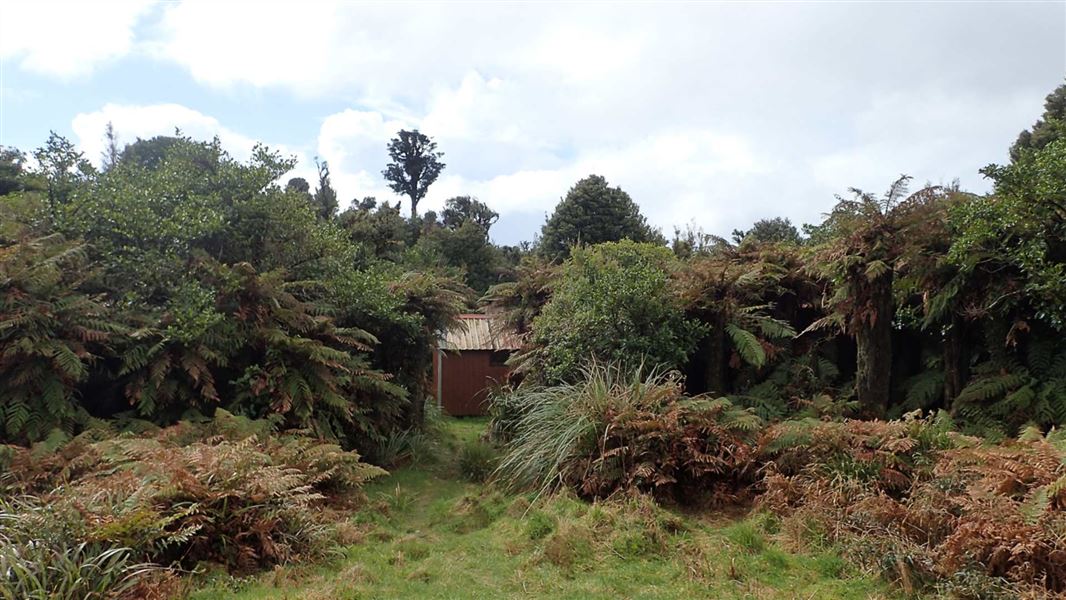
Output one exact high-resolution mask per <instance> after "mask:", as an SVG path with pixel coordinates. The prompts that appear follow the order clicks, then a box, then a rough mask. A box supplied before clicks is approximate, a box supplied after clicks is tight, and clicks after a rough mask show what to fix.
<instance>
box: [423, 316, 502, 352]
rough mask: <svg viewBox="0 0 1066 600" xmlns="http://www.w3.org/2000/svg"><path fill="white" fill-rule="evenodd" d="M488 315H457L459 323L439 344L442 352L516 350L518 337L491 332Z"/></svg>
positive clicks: (490, 322)
mask: <svg viewBox="0 0 1066 600" xmlns="http://www.w3.org/2000/svg"><path fill="white" fill-rule="evenodd" d="M492 325H493V321H492V319H491V318H490V317H489V316H488V315H479V314H465V315H459V323H458V324H457V325H456V326H455V327H454V328H452V329H450V330H449V331H448V332H447V333H446V334H444V339H442V340H441V342H440V347H441V349H443V350H518V349H519V348H520V347H521V345H520V344H519V343H518V337H517V336H515V335H513V334H511V333H502V332H495V331H493V326H492Z"/></svg>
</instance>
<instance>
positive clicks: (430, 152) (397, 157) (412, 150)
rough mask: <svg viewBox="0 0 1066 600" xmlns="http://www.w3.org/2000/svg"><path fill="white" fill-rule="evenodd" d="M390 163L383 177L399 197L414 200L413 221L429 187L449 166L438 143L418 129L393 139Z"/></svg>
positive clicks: (390, 148)
mask: <svg viewBox="0 0 1066 600" xmlns="http://www.w3.org/2000/svg"><path fill="white" fill-rule="evenodd" d="M388 151H389V164H388V165H386V166H385V170H384V171H382V172H381V174H382V175H383V176H384V177H385V180H386V181H387V182H388V183H389V187H390V188H391V189H392V191H394V192H396V193H397V194H403V195H404V196H407V197H408V198H409V199H410V200H411V218H412V219H414V218H415V217H417V216H418V203H419V202H420V201H421V200H422V198H425V197H426V192H428V191H429V186H431V185H433V182H434V181H436V180H437V177H438V176H440V173H441V171H443V170H444V167H445V164H444V163H443V162H441V160H440V159H441V158H442V157H443V156H444V153H443V152H438V151H437V143H436V142H434V141H433V139H432V138H430V137H429V136H427V135H425V134H424V133H422V132H420V131H418V130H417V129H415V130H412V131H407V130H406V129H401V130H400V131H399V133H397V134H396V137H394V138H392V139H391V140H389V145H388Z"/></svg>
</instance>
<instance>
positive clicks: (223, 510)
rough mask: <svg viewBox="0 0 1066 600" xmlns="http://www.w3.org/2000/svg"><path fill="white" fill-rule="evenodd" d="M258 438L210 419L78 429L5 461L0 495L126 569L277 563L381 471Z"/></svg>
mask: <svg viewBox="0 0 1066 600" xmlns="http://www.w3.org/2000/svg"><path fill="white" fill-rule="evenodd" d="M269 429H270V425H269V424H266V423H262V422H253V421H248V420H246V419H242V418H239V417H234V416H231V415H229V414H227V413H225V412H223V411H219V414H218V416H217V417H216V419H215V420H214V421H211V422H207V423H203V424H193V423H188V422H183V423H180V424H178V425H175V426H172V427H168V428H166V429H161V430H158V431H155V432H152V433H149V434H142V435H131V434H122V435H117V436H114V432H108V431H105V432H95V431H92V430H90V431H88V432H86V433H85V434H82V435H81V436H79V437H78V438H75V439H74V440H72V441H71V442H70V443H68V444H66V445H65V446H63V447H62V448H60V449H59V450H58V451H57V452H55V453H53V454H50V455H45V456H35V455H34V454H35V453H34V452H33V451H31V450H18V451H16V455H15V456H14V457H13V459H12V461H11V469H12V477H11V481H10V483H8V490H6V491H7V492H9V493H36V494H38V495H40V498H41V502H42V503H47V504H48V505H50V506H51V507H53V509H54V510H56V511H69V512H71V513H72V514H77V515H80V519H81V523H80V524H79V528H80V530H79V531H78V540H80V541H84V542H87V543H90V544H103V545H106V546H111V547H125V548H130V549H131V550H130V552H131V557H132V558H133V559H136V560H147V561H152V562H155V563H159V564H166V565H169V564H172V563H178V564H181V565H184V566H192V565H195V564H196V563H197V562H200V561H212V562H218V563H222V564H224V565H226V566H228V567H229V568H231V569H233V570H250V569H253V568H255V567H260V566H267V565H272V564H276V563H284V562H288V561H290V560H293V559H295V558H297V557H299V556H301V555H307V554H312V555H313V554H316V553H318V552H319V551H321V550H322V549H323V548H325V546H326V545H327V544H328V542H330V540H331V534H332V528H331V527H330V523H329V522H328V521H327V520H326V519H325V517H324V515H323V512H322V509H323V508H324V507H326V506H328V505H330V504H331V503H335V502H339V501H342V500H343V501H351V500H352V499H353V498H356V499H357V498H358V494H359V490H360V488H361V486H362V484H363V483H364V482H366V481H367V480H368V479H370V478H372V477H375V476H377V475H379V474H381V473H384V471H382V470H381V469H378V468H377V467H372V466H369V465H366V464H364V463H362V462H361V461H360V459H359V455H358V454H355V453H353V452H345V451H343V450H342V449H341V448H340V447H338V446H336V445H334V444H329V443H326V442H323V441H321V440H317V439H314V438H311V437H308V436H306V435H303V434H299V433H284V434H264V431H269ZM94 435H96V436H100V437H106V438H107V439H104V440H103V441H93V437H94Z"/></svg>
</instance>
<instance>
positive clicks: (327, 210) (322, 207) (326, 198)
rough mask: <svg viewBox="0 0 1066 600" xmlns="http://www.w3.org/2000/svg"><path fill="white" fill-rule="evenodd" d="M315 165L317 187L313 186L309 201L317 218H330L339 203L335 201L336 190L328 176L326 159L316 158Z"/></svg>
mask: <svg viewBox="0 0 1066 600" xmlns="http://www.w3.org/2000/svg"><path fill="white" fill-rule="evenodd" d="M315 166H316V167H317V168H318V187H317V188H315V193H314V195H313V196H312V197H311V203H312V204H313V205H314V207H315V213H316V214H318V216H319V218H322V219H332V218H333V217H334V216H336V214H337V208H338V207H339V206H340V205H339V204H338V203H337V190H335V189H333V183H332V182H331V181H330V178H329V165H328V164H327V163H326V161H322V162H319V161H318V160H317V159H316V160H315ZM290 183H291V182H290Z"/></svg>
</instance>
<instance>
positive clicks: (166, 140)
mask: <svg viewBox="0 0 1066 600" xmlns="http://www.w3.org/2000/svg"><path fill="white" fill-rule="evenodd" d="M181 140H182V136H181V133H180V132H176V133H175V135H173V136H168V135H157V136H155V137H152V138H148V139H147V140H144V139H141V138H137V141H135V142H133V143H132V144H129V145H127V146H126V147H125V148H124V149H123V150H122V153H121V154H120V155H119V162H121V163H124V164H128V165H132V166H137V167H141V168H144V169H155V168H157V167H159V165H160V164H162V162H163V160H164V159H166V156H167V153H168V152H170V150H171V148H173V147H174V146H176V145H178V144H180V143H181Z"/></svg>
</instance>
